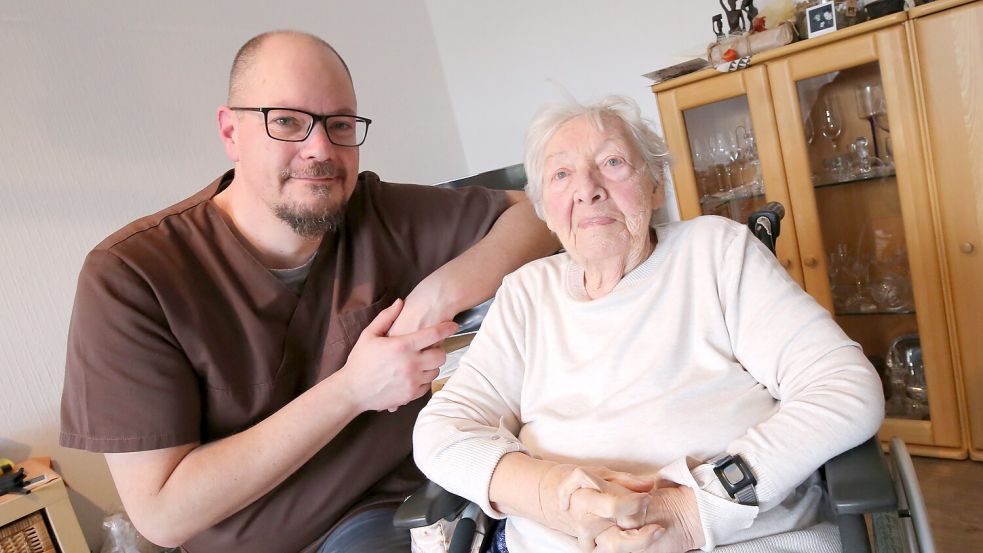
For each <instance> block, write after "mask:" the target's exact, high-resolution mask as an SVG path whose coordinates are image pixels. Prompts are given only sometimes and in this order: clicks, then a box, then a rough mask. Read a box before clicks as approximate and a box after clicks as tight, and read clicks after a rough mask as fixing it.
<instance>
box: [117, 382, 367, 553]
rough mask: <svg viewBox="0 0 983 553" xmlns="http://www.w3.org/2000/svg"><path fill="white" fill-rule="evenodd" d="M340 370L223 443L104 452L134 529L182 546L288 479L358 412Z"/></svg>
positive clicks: (157, 540)
mask: <svg viewBox="0 0 983 553" xmlns="http://www.w3.org/2000/svg"><path fill="white" fill-rule="evenodd" d="M337 375H338V373H335V375H332V377H329V378H328V379H325V380H323V381H321V382H320V383H319V384H317V385H316V386H315V387H314V388H312V389H310V390H308V391H307V392H305V393H304V394H302V395H300V396H298V397H297V398H296V399H294V400H293V401H292V402H290V403H289V404H287V405H286V406H284V407H283V408H282V409H280V410H279V411H277V412H276V413H274V414H273V415H270V416H269V417H268V418H266V419H264V420H263V421H262V422H260V423H258V424H256V425H255V426H253V427H251V428H249V429H248V430H244V431H243V432H240V433H238V434H235V435H232V436H229V437H227V438H224V439H222V440H219V441H216V442H213V443H209V444H206V445H198V446H197V447H194V446H192V445H189V446H186V447H179V448H168V449H167V450H155V451H143V452H135V453H116V454H107V455H106V458H107V461H108V462H109V467H110V470H111V471H112V474H113V478H114V480H115V481H116V485H117V487H118V488H119V489H120V496H121V497H122V499H123V503H124V507H125V508H126V510H127V512H128V513H129V514H130V516H131V518H132V519H133V521H134V522H135V524H136V525H137V528H138V529H139V530H140V531H141V533H143V534H144V535H145V536H146V537H147V538H148V539H150V540H151V541H153V542H154V543H157V544H158V545H164V546H171V547H173V546H178V545H180V544H182V543H184V542H185V541H187V540H188V539H190V538H192V537H193V536H194V535H196V534H198V533H199V532H201V531H203V530H205V529H207V528H210V527H212V526H214V525H215V524H217V523H219V522H221V521H222V520H224V519H225V518H227V517H229V516H230V515H232V514H234V513H236V512H238V511H240V510H241V509H243V508H244V507H246V506H247V505H249V504H250V503H252V502H253V501H255V500H257V499H258V498H260V497H261V496H263V495H264V494H266V493H267V492H269V491H270V490H272V489H273V488H274V487H276V486H277V485H279V484H280V483H281V482H283V481H284V480H285V479H286V478H287V477H288V476H290V475H291V474H293V473H294V472H295V471H296V470H297V469H298V468H300V467H301V465H303V464H304V463H305V462H307V461H308V460H309V459H310V458H311V457H312V456H313V455H314V454H315V453H316V452H317V451H318V450H319V449H321V448H322V447H324V446H325V444H327V443H328V442H330V441H331V440H332V439H333V438H334V437H335V436H336V435H337V434H338V432H339V431H341V429H342V428H344V427H345V425H347V424H348V423H349V422H350V421H351V420H352V419H353V418H354V417H355V416H356V415H357V414H358V408H357V407H355V406H354V405H353V404H352V403H351V402H349V401H348V400H347V398H346V396H347V395H348V394H346V393H345V390H344V389H343V387H342V385H341V382H340V380H341V379H339V378H336V376H337ZM273 444H275V447H271V445H273ZM189 449H190V450H189ZM166 455H170V456H172V457H171V460H170V461H171V463H175V464H170V463H169V462H168V460H167V459H164V458H162V457H161V456H166ZM168 465H170V468H169V467H168Z"/></svg>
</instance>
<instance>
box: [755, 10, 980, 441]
mask: <svg viewBox="0 0 983 553" xmlns="http://www.w3.org/2000/svg"><path fill="white" fill-rule="evenodd" d="M909 64H910V61H909V59H908V54H907V47H906V41H905V37H904V31H903V29H902V28H900V27H898V28H894V29H888V30H884V31H878V32H876V33H871V34H869V35H865V36H860V37H857V38H853V39H847V40H843V41H841V42H837V43H834V44H831V45H828V46H823V47H819V48H816V49H814V50H810V51H807V52H803V53H801V54H797V55H794V56H791V57H790V58H788V59H787V60H782V61H780V62H777V63H775V64H772V65H771V66H770V78H771V83H772V87H773V92H774V94H775V109H776V114H777V117H778V120H779V121H780V125H779V129H780V131H779V132H780V133H781V135H782V147H783V152H784V157H785V162H786V170H787V173H788V180H789V193H790V195H791V199H792V204H793V206H794V209H795V211H796V218H797V221H798V225H799V233H800V252H801V255H802V259H803V266H804V281H805V287H806V290H807V291H808V292H809V293H810V294H812V295H813V296H814V297H816V298H817V299H818V300H819V301H820V303H823V304H824V305H825V306H826V307H827V309H829V310H830V311H831V312H832V313H833V314H834V316H835V318H836V321H837V322H838V323H839V325H840V326H841V327H842V328H843V330H844V331H845V332H846V333H847V334H848V335H849V336H850V337H851V338H853V339H854V340H856V341H857V342H859V343H860V345H861V346H862V347H863V349H864V353H865V354H866V355H867V357H868V359H870V361H871V362H872V364H873V365H874V366H875V368H877V370H878V372H879V374H880V375H881V378H882V382H883V384H884V393H885V398H886V416H887V417H888V420H887V421H886V423H885V425H884V429H883V437H884V438H888V437H890V436H892V435H900V436H902V437H903V438H904V439H905V441H906V442H908V443H909V444H923V445H925V446H932V447H936V448H937V447H938V446H942V447H953V448H958V447H961V437H960V430H959V421H958V411H957V409H956V399H955V387H954V379H953V375H952V368H951V366H952V365H951V353H950V350H949V344H948V334H947V331H946V325H945V315H944V311H943V297H942V287H941V280H940V275H939V269H938V268H939V257H938V253H937V249H936V244H935V240H934V233H935V229H934V225H933V224H932V222H931V221H932V219H931V208H930V203H929V198H928V193H927V186H926V183H925V178H926V177H925V175H926V173H925V167H924V162H923V161H922V160H921V158H922V155H921V152H922V150H921V141H920V136H919V124H918V120H917V116H916V114H917V107H916V105H915V100H914V93H913V83H912V75H911V70H910V65H909ZM916 451H917V449H916ZM933 454H939V451H938V450H937V449H935V450H933ZM943 454H944V453H943ZM953 455H955V450H953Z"/></svg>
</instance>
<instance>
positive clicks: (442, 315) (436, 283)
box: [388, 275, 457, 336]
mask: <svg viewBox="0 0 983 553" xmlns="http://www.w3.org/2000/svg"><path fill="white" fill-rule="evenodd" d="M441 284H442V283H441V280H440V279H438V278H435V277H434V276H433V275H431V276H429V277H427V278H425V279H423V281H421V282H420V283H419V284H417V286H416V288H414V289H413V291H412V292H410V293H409V295H407V296H406V300H405V301H404V302H403V307H402V309H401V310H400V312H399V316H398V317H396V320H395V322H393V324H392V326H391V327H390V328H389V331H388V335H389V336H402V335H404V334H409V333H411V332H416V331H417V330H420V329H421V328H426V327H428V326H433V325H436V324H438V323H441V322H444V321H450V320H451V319H453V318H454V315H456V314H457V313H449V312H447V311H448V310H449V309H452V308H451V307H450V306H447V305H445V301H443V300H445V298H443V297H442V296H441V290H440V288H441Z"/></svg>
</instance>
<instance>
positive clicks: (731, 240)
mask: <svg viewBox="0 0 983 553" xmlns="http://www.w3.org/2000/svg"><path fill="white" fill-rule="evenodd" d="M656 230H657V235H658V237H659V242H658V245H657V246H656V248H655V251H654V252H653V254H652V256H651V257H650V258H649V259H647V260H646V261H645V262H643V263H642V264H641V265H639V266H638V267H636V268H635V269H634V270H633V271H632V272H631V273H629V274H628V275H626V276H625V277H624V278H623V279H622V280H621V282H619V283H618V285H617V286H616V287H615V289H614V290H612V291H611V292H610V293H609V294H607V295H606V296H604V297H602V298H599V299H597V300H593V301H589V300H588V298H587V297H586V293H585V290H584V285H583V271H582V269H580V268H579V267H578V266H577V265H576V264H575V263H573V261H572V260H571V259H570V257H569V256H568V255H566V254H560V255H556V256H553V257H550V258H547V259H542V260H539V261H536V262H533V263H530V264H528V265H526V266H525V267H522V268H521V269H519V270H518V271H516V272H515V273H513V274H512V275H510V276H508V277H507V278H506V279H505V282H504V283H503V284H502V287H501V289H500V290H499V292H498V295H497V297H496V300H495V302H494V304H493V306H492V308H491V311H490V312H489V314H488V316H487V317H486V319H485V321H484V323H483V325H482V329H481V332H480V333H479V334H478V336H477V337H476V338H475V340H474V342H473V343H472V345H471V348H470V350H469V351H468V353H467V354H466V355H465V356H464V358H463V359H462V360H461V365H460V367H459V368H458V370H457V372H456V373H455V374H454V376H453V377H452V378H451V379H450V381H449V382H448V384H447V385H446V386H445V387H444V389H443V390H442V391H441V392H438V393H437V394H436V395H434V397H433V399H432V401H431V402H430V403H429V405H428V406H427V407H426V408H425V409H424V410H423V412H422V413H421V414H420V418H419V419H418V421H417V425H416V429H415V431H414V435H413V440H414V451H415V458H416V462H417V464H418V465H419V466H420V468H421V469H422V470H423V472H424V473H426V475H427V476H428V477H429V478H431V479H432V480H434V481H435V482H437V483H438V484H440V485H441V486H443V487H444V488H446V489H448V490H450V491H452V492H454V493H456V494H458V495H461V496H464V497H467V498H468V499H471V500H472V501H475V502H477V503H478V504H479V505H480V506H481V507H482V508H483V509H484V510H485V512H487V513H488V514H489V515H491V516H494V517H498V518H501V517H502V514H501V513H498V512H497V511H496V510H495V509H494V508H492V506H491V505H490V504H489V501H488V485H489V482H490V481H491V475H492V472H493V471H494V470H495V466H496V464H497V463H498V461H499V459H501V457H502V456H503V455H505V454H506V453H508V452H511V451H524V452H527V453H528V454H529V455H533V456H535V457H537V458H542V459H548V460H552V461H557V462H569V463H576V464H581V465H604V466H607V467H609V468H612V469H616V470H623V471H629V472H634V473H638V474H649V473H654V472H660V474H661V476H662V477H664V478H668V479H669V480H672V481H674V482H677V483H679V484H682V485H687V486H690V487H692V488H694V490H696V497H697V502H698V505H699V510H700V517H701V522H702V523H703V528H704V533H705V537H706V545H705V546H704V549H705V550H707V551H709V550H712V549H714V548H715V547H716V548H717V549H718V550H719V551H776V550H779V551H838V550H839V540H838V533H837V531H836V529H835V526H833V525H832V524H830V523H829V522H828V520H829V515H828V513H826V512H825V509H824V503H823V500H824V494H823V491H822V488H821V486H819V484H818V482H817V477H816V470H817V469H818V468H819V466H820V465H822V463H823V462H825V461H826V460H828V459H829V458H831V457H833V456H835V455H837V454H838V453H840V452H842V451H845V450H847V449H849V448H850V447H853V446H855V445H857V444H859V443H860V442H862V441H863V440H865V439H866V438H868V437H870V436H871V435H873V433H874V432H875V431H876V430H877V428H878V426H879V424H880V422H881V419H882V413H883V401H884V400H883V396H882V392H881V384H880V381H879V380H878V377H877V375H876V373H875V372H874V370H873V369H872V367H871V366H870V364H869V363H868V362H867V359H866V358H865V357H864V355H863V353H862V352H861V350H860V348H859V346H858V345H857V344H856V343H855V342H853V341H851V340H850V339H849V338H847V336H846V335H845V334H844V333H843V331H842V330H841V329H840V328H839V327H838V326H837V325H836V324H835V323H834V322H833V320H832V318H831V317H830V315H829V313H828V312H827V311H826V310H824V309H823V308H822V307H821V306H819V305H818V304H817V303H816V302H815V301H814V300H813V299H812V298H811V297H810V296H809V295H807V294H806V293H805V292H804V291H803V290H802V289H801V288H799V286H798V285H797V284H796V283H795V282H794V281H792V280H791V279H790V278H789V277H788V275H787V274H786V273H785V271H784V270H783V269H782V268H781V267H780V266H779V265H778V263H777V262H776V260H775V258H774V256H773V255H772V254H771V253H770V252H769V251H768V250H767V249H765V248H764V246H762V245H761V244H760V243H759V242H758V241H757V240H756V239H755V238H754V237H753V236H752V235H751V234H750V233H749V232H748V231H747V229H746V228H745V227H743V226H742V225H739V224H737V223H735V222H732V221H729V220H727V219H723V218H719V217H700V218H697V219H694V220H691V221H686V222H677V223H669V224H667V225H662V226H660V227H658V228H657V229H656ZM723 452H728V453H731V454H734V453H739V454H741V455H742V456H743V457H744V459H745V460H746V461H748V463H749V464H750V465H751V467H752V470H753V472H754V473H755V476H756V477H757V479H758V485H757V494H758V499H759V502H760V503H759V507H749V506H743V505H739V504H737V503H735V502H733V501H730V500H729V498H727V497H726V494H725V493H724V491H723V488H722V486H721V485H720V484H719V482H717V481H716V479H715V478H714V477H713V473H712V471H711V470H710V466H709V465H706V464H705V463H704V461H705V460H707V459H709V458H711V457H714V456H716V455H718V454H721V453H723ZM530 493H535V491H534V490H530ZM506 540H507V544H508V547H509V551H510V553H524V552H536V553H543V552H551V551H556V552H574V551H577V545H576V540H575V539H573V538H571V537H569V536H565V535H563V534H561V533H559V532H556V531H554V530H552V529H549V528H547V527H545V526H542V525H540V524H538V523H535V522H533V521H530V520H526V519H522V518H519V517H511V518H509V521H508V525H507V527H506ZM725 544H734V545H730V546H726V547H721V546H724V545H725Z"/></svg>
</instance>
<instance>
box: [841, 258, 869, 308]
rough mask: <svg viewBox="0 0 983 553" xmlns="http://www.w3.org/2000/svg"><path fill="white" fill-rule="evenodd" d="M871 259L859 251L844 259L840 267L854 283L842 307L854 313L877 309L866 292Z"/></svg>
mask: <svg viewBox="0 0 983 553" xmlns="http://www.w3.org/2000/svg"><path fill="white" fill-rule="evenodd" d="M870 264H871V260H870V259H868V258H866V257H864V256H863V255H862V254H860V252H857V255H855V256H850V257H849V258H848V259H846V260H844V262H843V265H842V266H841V267H840V268H841V269H842V271H843V274H844V275H846V276H847V277H848V278H849V279H850V281H851V282H852V283H853V284H854V289H853V293H852V294H851V295H850V296H849V297H848V298H846V299H845V300H844V308H845V309H846V310H847V311H851V312H854V313H870V312H871V311H876V310H877V304H876V303H874V300H872V299H871V298H870V296H869V295H868V294H867V290H868V287H867V282H868V280H869V279H870Z"/></svg>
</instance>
